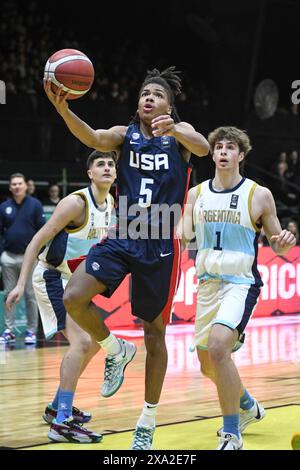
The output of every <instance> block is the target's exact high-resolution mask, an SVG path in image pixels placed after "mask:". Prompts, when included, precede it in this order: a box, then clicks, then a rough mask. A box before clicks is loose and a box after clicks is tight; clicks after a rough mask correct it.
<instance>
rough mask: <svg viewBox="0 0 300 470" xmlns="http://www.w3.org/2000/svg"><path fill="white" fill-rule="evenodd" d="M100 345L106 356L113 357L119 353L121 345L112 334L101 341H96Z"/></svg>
mask: <svg viewBox="0 0 300 470" xmlns="http://www.w3.org/2000/svg"><path fill="white" fill-rule="evenodd" d="M97 343H98V344H100V346H101V348H102V349H103V350H104V351H105V352H106V354H108V355H109V356H115V355H116V354H118V353H119V352H120V351H121V345H120V343H119V341H118V338H116V337H115V336H114V335H113V334H112V333H110V334H109V336H108V337H107V338H105V339H103V340H102V341H97Z"/></svg>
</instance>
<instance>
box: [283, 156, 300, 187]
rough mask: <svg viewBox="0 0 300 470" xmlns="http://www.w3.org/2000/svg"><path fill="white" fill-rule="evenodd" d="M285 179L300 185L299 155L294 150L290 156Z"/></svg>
mask: <svg viewBox="0 0 300 470" xmlns="http://www.w3.org/2000/svg"><path fill="white" fill-rule="evenodd" d="M285 177H286V178H287V179H288V180H289V181H290V182H291V183H294V184H297V185H300V172H299V155H298V151H297V150H292V152H291V153H290V155H289V160H288V169H287V172H286V174H285Z"/></svg>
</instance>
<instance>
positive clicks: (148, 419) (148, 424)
mask: <svg viewBox="0 0 300 470" xmlns="http://www.w3.org/2000/svg"><path fill="white" fill-rule="evenodd" d="M157 406H158V403H156V404H155V405H153V404H151V403H147V402H146V401H145V402H144V408H143V411H142V414H141V416H140V417H139V420H138V422H137V426H142V427H143V428H154V427H155V417H156V412H157Z"/></svg>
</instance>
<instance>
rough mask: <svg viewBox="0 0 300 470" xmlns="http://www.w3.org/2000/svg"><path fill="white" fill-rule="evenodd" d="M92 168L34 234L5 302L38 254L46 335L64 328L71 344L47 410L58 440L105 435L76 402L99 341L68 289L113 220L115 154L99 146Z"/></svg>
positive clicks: (15, 295) (19, 290)
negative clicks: (67, 297)
mask: <svg viewBox="0 0 300 470" xmlns="http://www.w3.org/2000/svg"><path fill="white" fill-rule="evenodd" d="M87 173H88V176H89V178H90V179H91V185H90V186H88V187H86V188H83V189H80V190H79V191H75V192H74V193H72V194H69V195H68V196H67V197H65V198H64V199H63V200H62V201H60V202H59V204H58V205H57V207H56V208H55V211H54V213H53V214H52V216H51V218H50V219H49V220H48V222H47V223H46V224H45V225H44V226H43V228H42V229H41V230H39V231H38V232H37V233H36V235H35V236H34V237H33V239H32V241H31V242H30V244H29V245H28V247H27V249H26V252H25V255H24V260H23V263H22V269H21V272H20V276H19V279H18V283H17V285H16V287H15V288H14V289H13V290H12V291H11V292H10V293H9V295H8V298H7V301H6V304H7V307H8V309H11V307H12V305H13V303H14V302H18V301H19V300H20V298H21V297H22V295H23V293H24V285H25V283H26V281H27V279H28V277H29V275H30V274H31V272H32V269H33V266H34V263H35V261H36V259H37V258H38V263H37V265H36V267H35V269H34V271H33V287H34V291H35V297H36V299H37V303H38V306H39V311H40V316H41V320H42V324H43V329H44V334H45V337H46V338H51V337H52V336H53V335H54V334H55V333H57V332H58V331H61V332H62V333H63V334H64V336H65V337H66V338H67V339H68V341H69V344H70V346H69V348H68V350H67V352H66V354H65V355H64V358H63V360H62V364H61V367H60V384H59V388H58V390H57V392H56V395H55V397H54V399H53V401H52V402H51V403H49V404H48V406H47V407H46V409H45V413H44V415H43V418H44V420H45V421H46V422H47V423H49V424H50V425H51V427H50V430H49V433H48V436H49V438H50V439H51V440H54V441H59V442H75V443H76V442H82V443H94V442H99V441H100V440H101V438H102V436H101V435H100V434H96V433H94V432H92V431H89V430H88V429H86V428H84V427H83V426H82V424H83V423H86V422H88V421H90V419H91V418H92V416H91V414H90V413H87V412H85V411H80V410H79V409H78V408H76V407H74V406H73V398H74V394H75V390H76V386H77V382H78V379H79V377H80V375H81V374H82V373H83V371H84V369H85V368H86V366H87V365H88V363H89V362H90V360H91V359H92V358H93V356H94V355H95V354H96V353H97V352H98V351H99V349H100V346H99V344H98V343H97V342H96V341H95V340H94V339H92V338H91V337H90V335H89V334H87V333H86V331H84V330H83V329H82V328H80V327H79V326H78V324H77V323H76V322H74V321H73V320H72V318H70V317H69V315H67V312H66V309H65V307H64V305H63V293H64V288H65V286H66V284H67V282H68V280H69V279H70V277H71V272H72V271H73V267H74V266H76V265H77V264H79V262H80V259H79V258H80V257H82V256H84V255H87V253H88V251H89V248H90V247H91V246H92V245H94V244H95V243H97V242H98V241H99V240H101V238H102V237H103V236H104V235H106V233H107V230H108V227H109V225H110V223H111V213H112V209H113V207H114V201H113V197H112V196H111V194H110V193H109V190H110V188H111V185H112V183H113V182H114V180H115V178H116V162H115V154H114V153H113V152H110V153H103V152H97V151H95V150H94V151H93V152H92V153H91V154H90V155H89V157H88V159H87ZM43 247H44V248H43ZM42 248H43V249H42ZM41 250H42V251H41ZM119 341H120V343H121V342H123V340H121V339H119Z"/></svg>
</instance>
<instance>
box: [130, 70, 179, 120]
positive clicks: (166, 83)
mask: <svg viewBox="0 0 300 470" xmlns="http://www.w3.org/2000/svg"><path fill="white" fill-rule="evenodd" d="M180 74H181V72H180V71H179V70H176V67H175V66H174V65H172V66H171V67H168V68H166V69H165V70H163V71H162V72H160V71H159V70H158V69H153V70H148V71H147V75H146V77H145V79H144V81H143V83H142V86H141V88H140V91H139V96H140V94H141V92H142V90H143V89H144V88H145V86H146V85H148V84H149V83H158V84H159V85H161V86H162V87H163V88H164V89H165V90H166V92H167V95H168V98H169V102H170V105H171V106H172V111H171V117H172V118H173V119H174V122H180V118H179V116H178V113H177V110H176V108H175V106H174V101H175V97H176V96H178V95H180V93H181V86H182V85H181V78H180V76H179V75H180ZM133 121H135V122H136V121H139V116H138V113H136V115H135V116H134V118H133Z"/></svg>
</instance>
